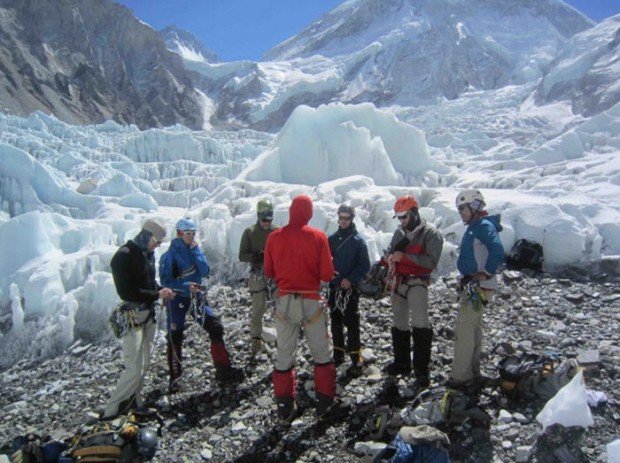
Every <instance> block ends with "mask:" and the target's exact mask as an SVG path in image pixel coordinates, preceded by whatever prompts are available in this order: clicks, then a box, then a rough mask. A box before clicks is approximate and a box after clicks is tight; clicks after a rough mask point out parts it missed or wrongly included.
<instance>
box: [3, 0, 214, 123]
mask: <svg viewBox="0 0 620 463" xmlns="http://www.w3.org/2000/svg"><path fill="white" fill-rule="evenodd" d="M0 69H1V70H2V73H0V111H3V112H6V113H10V114H18V115H28V114H30V113H31V112H33V111H35V110H41V111H44V112H47V113H53V114H55V115H56V116H57V117H58V118H60V119H62V120H64V121H67V122H70V123H77V124H83V123H101V122H104V121H105V120H109V119H113V120H115V121H117V122H119V123H127V124H128V123H133V124H136V125H138V126H139V127H157V126H169V125H173V124H176V123H180V124H183V125H185V126H188V127H192V128H202V126H203V110H202V101H203V99H202V97H201V96H200V94H199V93H197V92H196V91H195V90H194V87H193V84H192V81H191V80H190V79H189V77H188V73H187V71H186V70H185V68H184V67H183V65H182V60H181V59H180V58H179V56H178V55H177V54H175V53H171V52H170V51H169V50H168V49H167V48H166V45H165V44H164V41H163V40H162V39H161V37H160V36H159V35H158V34H157V32H155V31H154V30H153V29H152V28H151V27H149V26H148V25H146V24H143V23H141V22H139V21H138V20H137V19H136V18H135V17H134V16H133V15H132V14H131V12H130V11H129V10H128V9H127V8H125V7H123V6H120V5H118V4H116V3H113V2H112V1H111V0H66V1H62V2H50V1H47V0H0Z"/></svg>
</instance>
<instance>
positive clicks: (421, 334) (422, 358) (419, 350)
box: [413, 328, 433, 388]
mask: <svg viewBox="0 0 620 463" xmlns="http://www.w3.org/2000/svg"><path fill="white" fill-rule="evenodd" d="M432 342H433V330H432V329H430V328H414V329H413V371H414V372H415V377H416V383H417V385H418V386H419V387H421V388H427V387H428V386H429V385H430V372H429V365H430V362H431V344H432Z"/></svg>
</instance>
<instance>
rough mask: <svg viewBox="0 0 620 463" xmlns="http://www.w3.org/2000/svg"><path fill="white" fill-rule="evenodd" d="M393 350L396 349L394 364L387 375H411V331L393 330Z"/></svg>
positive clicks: (388, 369) (390, 365)
mask: <svg viewBox="0 0 620 463" xmlns="http://www.w3.org/2000/svg"><path fill="white" fill-rule="evenodd" d="M392 348H393V349H394V362H393V363H390V364H389V365H388V366H387V368H386V371H387V373H388V374H389V375H409V374H411V331H409V330H407V331H402V330H399V329H397V328H392Z"/></svg>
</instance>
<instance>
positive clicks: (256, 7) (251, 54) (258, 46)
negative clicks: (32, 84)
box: [116, 0, 620, 61]
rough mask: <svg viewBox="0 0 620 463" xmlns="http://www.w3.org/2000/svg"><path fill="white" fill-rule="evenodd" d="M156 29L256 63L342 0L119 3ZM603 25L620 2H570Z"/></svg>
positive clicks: (149, 0) (128, 0)
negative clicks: (187, 35) (172, 30)
mask: <svg viewBox="0 0 620 463" xmlns="http://www.w3.org/2000/svg"><path fill="white" fill-rule="evenodd" d="M116 1H117V2H118V3H121V4H123V5H125V6H127V7H129V9H131V10H133V12H134V14H135V15H136V16H137V17H138V18H139V19H141V20H142V21H144V22H146V23H148V24H150V25H151V26H152V27H154V28H155V29H158V30H159V29H163V28H164V27H166V26H168V25H170V24H175V25H176V26H177V27H180V28H181V29H185V30H187V31H189V32H191V33H192V34H194V35H195V36H196V37H198V38H199V39H200V40H202V42H203V43H204V44H205V45H206V46H207V47H208V48H210V49H211V50H213V51H214V52H216V53H217V54H218V55H219V56H220V58H222V60H223V61H234V60H241V59H249V60H253V61H257V60H259V59H260V57H261V56H262V55H263V53H265V52H266V51H267V50H269V49H270V48H271V47H273V46H275V45H277V44H278V43H280V42H282V41H283V40H285V39H287V38H289V37H292V36H293V35H295V34H297V33H299V32H300V31H301V30H302V29H303V28H304V27H306V26H307V25H309V24H310V23H311V22H313V21H314V20H315V19H318V18H319V17H320V16H321V15H322V14H324V13H326V12H328V11H329V10H331V9H332V8H334V7H335V6H337V5H339V4H340V3H342V0H116ZM566 3H568V4H569V5H572V6H573V7H575V8H577V9H578V10H580V11H582V12H584V13H585V14H586V15H588V16H589V17H590V18H592V19H594V20H596V21H599V20H601V19H603V18H606V17H608V16H612V15H614V14H617V13H620V0H569V1H566Z"/></svg>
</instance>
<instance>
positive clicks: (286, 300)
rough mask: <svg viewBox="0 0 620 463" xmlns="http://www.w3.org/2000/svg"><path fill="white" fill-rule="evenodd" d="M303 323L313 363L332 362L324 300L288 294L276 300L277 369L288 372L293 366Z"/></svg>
mask: <svg viewBox="0 0 620 463" xmlns="http://www.w3.org/2000/svg"><path fill="white" fill-rule="evenodd" d="M302 324H303V327H304V336H305V338H306V340H307V341H308V347H309V348H310V353H311V354H312V358H313V359H314V363H316V364H322V363H328V362H331V361H332V341H331V338H330V337H329V332H328V330H327V315H326V314H325V310H324V308H323V306H322V304H321V302H320V301H318V300H315V299H307V298H303V297H295V296H294V295H291V294H287V295H286V296H282V297H279V298H278V300H277V302H276V332H277V336H278V355H277V358H276V364H275V367H276V370H280V371H286V370H288V369H289V368H291V367H293V366H294V364H295V356H296V354H297V340H298V339H299V327H300V326H301V325H302Z"/></svg>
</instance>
